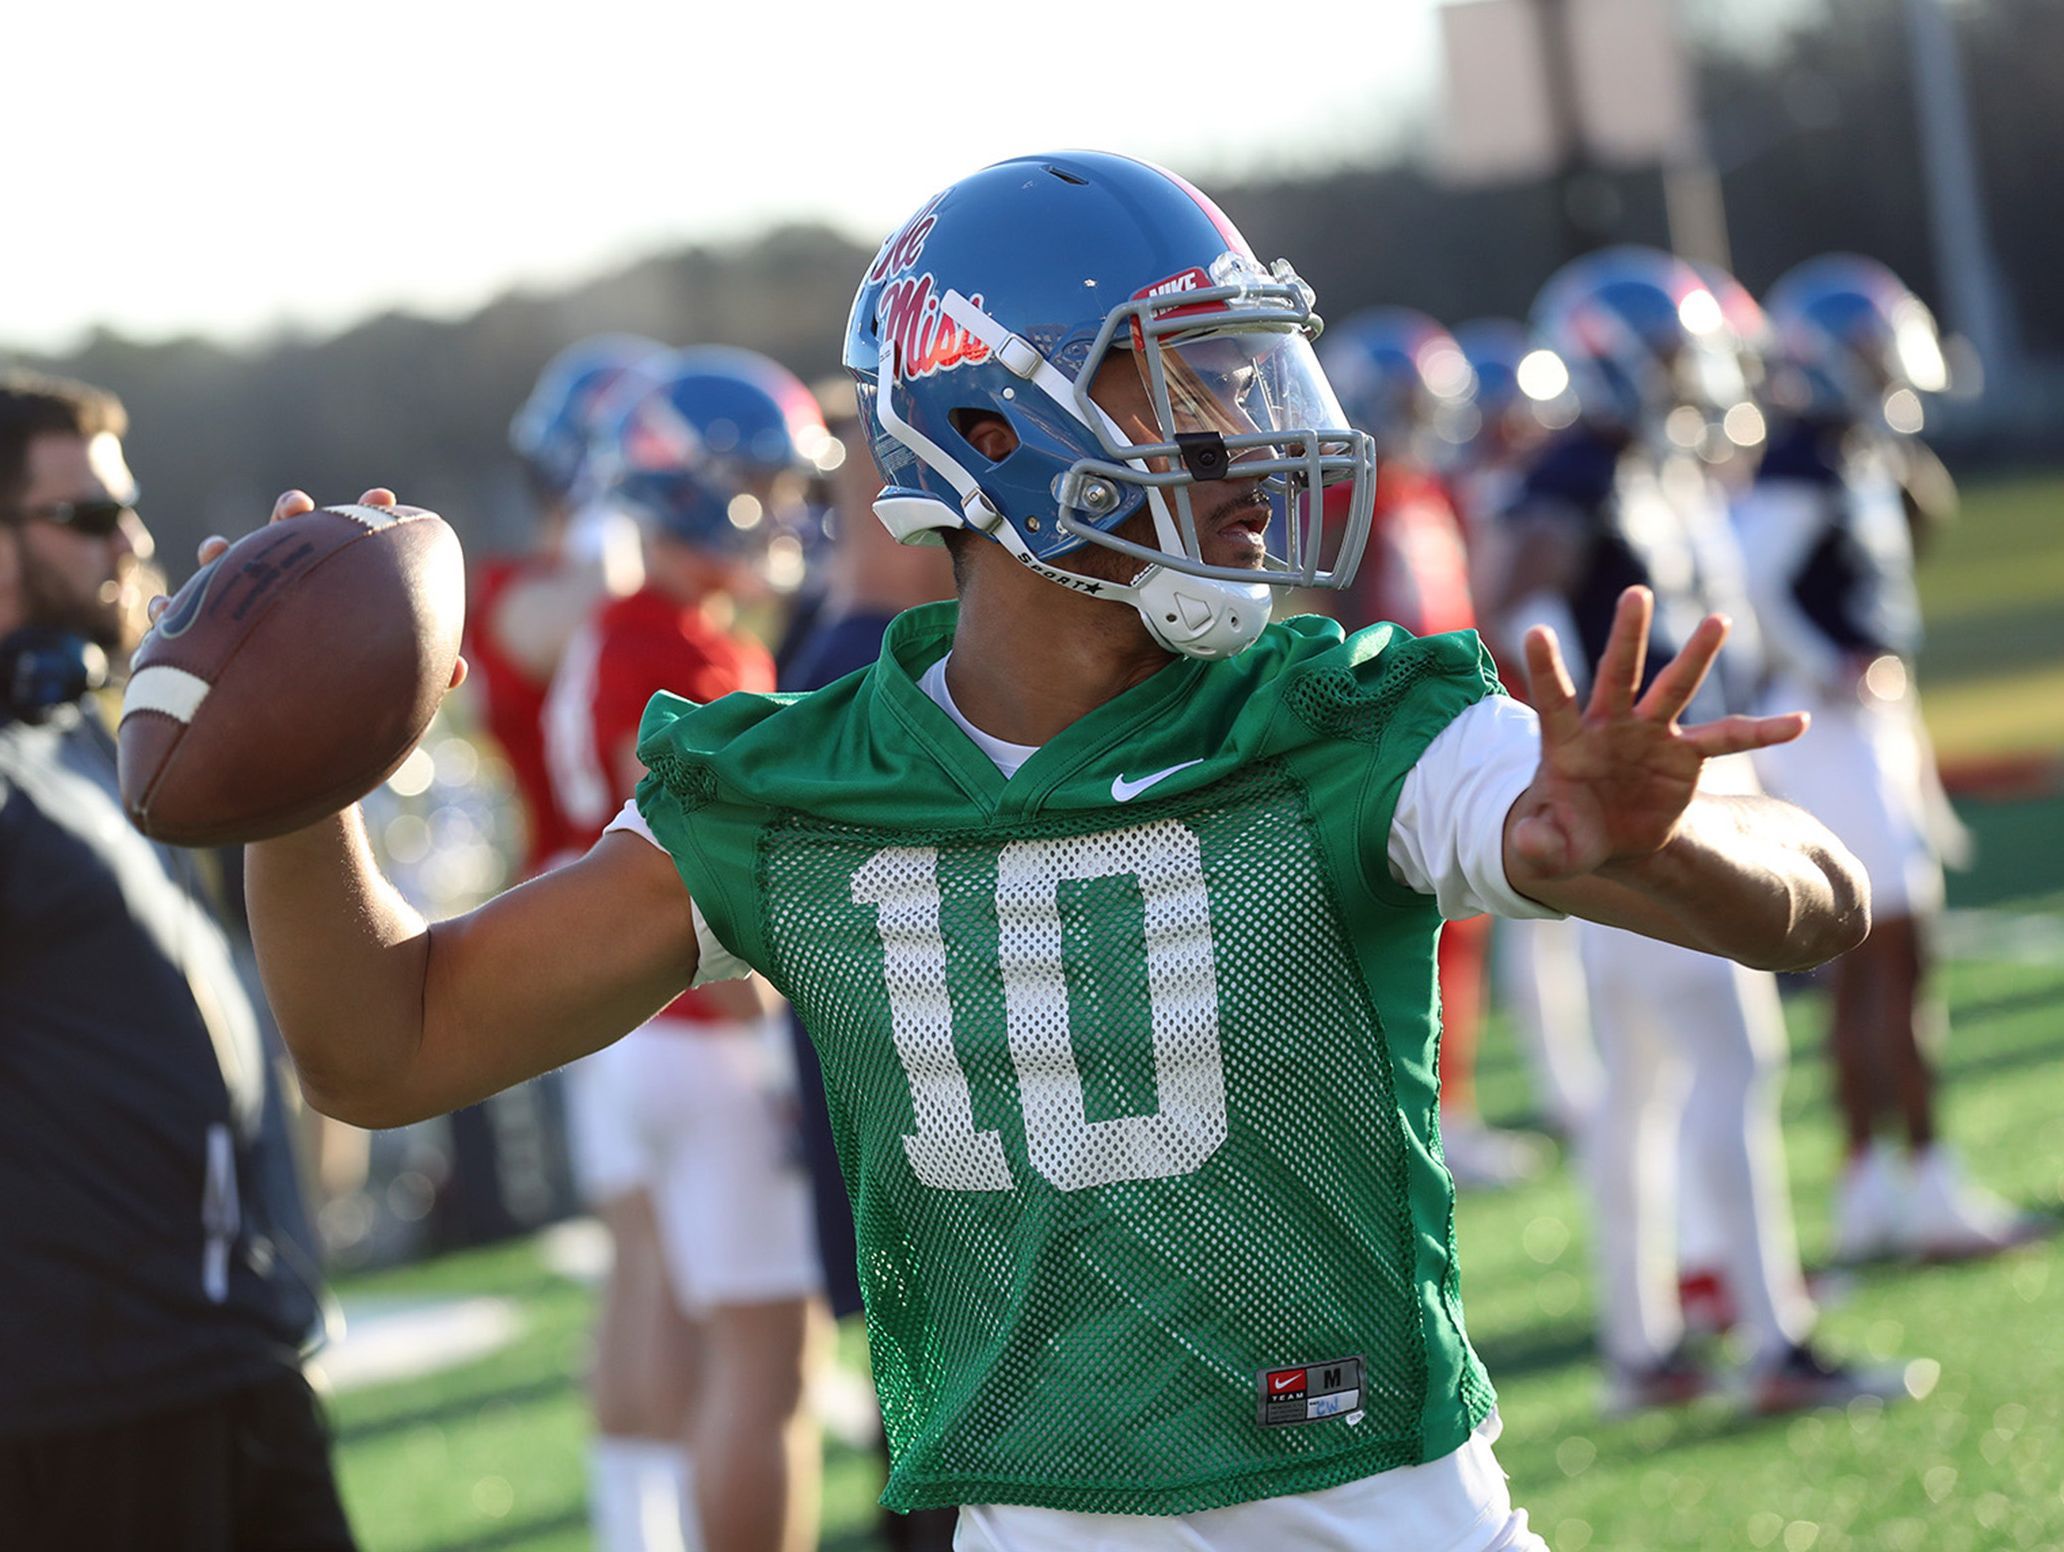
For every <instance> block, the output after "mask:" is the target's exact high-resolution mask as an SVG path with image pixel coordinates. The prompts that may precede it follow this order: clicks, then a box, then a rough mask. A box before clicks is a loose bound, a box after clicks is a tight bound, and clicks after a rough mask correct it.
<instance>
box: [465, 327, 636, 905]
mask: <svg viewBox="0 0 2064 1552" xmlns="http://www.w3.org/2000/svg"><path fill="white" fill-rule="evenodd" d="M666 354H667V352H666V347H665V346H663V345H660V344H658V343H656V342H654V341H652V340H648V339H642V338H640V337H639V336H637V335H633V334H603V335H597V336H595V337H594V338H592V339H585V340H582V341H580V342H579V343H577V344H574V345H570V346H568V347H567V348H566V349H565V350H562V351H561V352H560V353H559V354H558V355H556V356H554V357H553V358H552V360H551V361H550V362H549V363H548V364H547V365H546V367H545V369H544V371H543V372H542V373H541V374H539V377H538V380H537V385H536V387H534V388H533V389H532V390H531V393H530V397H529V398H528V399H526V400H525V401H524V404H523V407H522V408H521V409H520V410H518V411H517V412H516V417H515V419H514V420H513V421H511V423H510V425H509V445H510V447H511V448H513V449H514V451H515V453H516V457H517V460H518V461H519V462H520V463H521V465H522V467H523V473H524V479H525V482H526V484H527V485H528V486H529V489H530V494H531V499H532V501H533V503H534V505H535V510H536V516H537V528H536V537H535V543H534V544H533V546H532V547H531V549H530V550H529V551H528V552H526V553H524V554H521V555H513V556H505V557H501V558H499V559H495V560H491V561H489V562H488V563H487V564H486V565H484V566H482V567H480V568H479V569H478V571H477V572H476V573H475V574H474V576H473V578H472V596H471V597H470V598H469V599H468V600H467V604H468V607H467V611H466V617H467V625H468V636H467V642H466V657H467V661H468V662H469V663H470V664H471V665H472V670H473V682H474V683H475V684H476V685H478V686H479V693H480V694H481V696H482V700H483V720H484V721H485V722H486V724H487V729H488V732H489V733H491V734H492V735H493V736H494V738H495V741H496V742H497V743H499V744H500V745H501V747H502V753H503V755H504V756H505V757H506V758H507V760H508V762H509V769H510V772H511V774H512V775H513V777H514V778H515V783H516V792H517V796H518V797H519V798H520V799H521V801H522V805H523V814H524V824H525V833H526V843H525V848H524V860H523V873H524V875H525V876H526V877H528V876H531V875H534V874H536V873H537V872H539V871H540V870H541V869H542V868H544V867H545V866H546V865H547V864H549V863H552V862H554V861H557V860H559V859H560V858H562V857H563V856H565V855H566V854H567V853H568V852H569V851H570V850H572V846H573V843H572V841H571V839H570V836H569V832H568V828H567V824H566V820H565V816H564V815H562V814H561V813H560V811H559V804H558V800H557V798H556V797H555V796H554V794H553V791H552V780H551V776H550V774H549V773H548V772H547V770H546V768H545V750H544V733H543V730H542V727H541V725H540V721H539V718H540V714H541V713H542V712H543V710H544V704H545V690H546V688H547V687H548V686H549V685H550V684H551V682H552V675H553V674H554V673H555V672H556V671H557V670H558V667H559V658H560V655H561V654H562V653H564V652H565V650H566V644H567V642H569V641H571V640H572V639H573V634H574V632H575V631H577V630H578V629H579V628H580V627H581V626H582V625H583V624H584V623H585V622H586V621H587V618H588V616H589V615H590V614H591V613H592V612H593V610H594V608H595V605H596V604H597V603H598V602H599V601H600V600H602V599H604V598H620V597H623V596H625V595H626V594H628V593H631V592H634V591H636V589H637V587H638V583H639V580H640V572H641V568H642V565H643V560H642V556H641V554H640V550H639V545H638V536H637V531H636V529H635V527H633V526H632V525H631V524H630V523H629V522H628V521H627V520H625V519H623V518H622V517H621V516H620V515H619V514H616V513H613V512H612V511H611V509H610V508H609V506H608V504H607V503H606V502H603V501H599V500H594V499H591V497H592V491H591V486H592V482H593V470H592V467H591V464H592V461H593V460H592V458H591V453H592V451H593V448H594V444H595V440H596V438H597V437H598V436H599V434H600V432H601V430H602V425H603V420H604V416H605V413H606V411H607V410H608V408H609V406H610V403H611V401H612V398H613V397H619V396H621V395H623V394H625V393H628V392H634V391H635V390H636V389H637V388H638V387H639V386H640V385H642V384H647V383H649V382H650V381H651V373H652V371H653V370H654V368H655V367H656V366H657V365H658V363H660V362H661V361H663V360H664V359H665V358H666ZM584 497H590V499H583V498H584Z"/></svg>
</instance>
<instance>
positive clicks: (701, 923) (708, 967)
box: [602, 798, 753, 987]
mask: <svg viewBox="0 0 2064 1552" xmlns="http://www.w3.org/2000/svg"><path fill="white" fill-rule="evenodd" d="M612 830H620V831H622V832H623V833H624V834H625V835H635V836H637V837H638V838H639V839H640V840H642V841H646V842H648V843H650V844H651V845H653V846H659V849H660V850H661V851H665V850H666V848H665V847H664V846H660V844H659V837H658V836H656V835H654V834H653V833H652V826H651V825H649V824H647V823H646V822H645V816H644V815H643V814H641V813H639V812H638V800H637V799H636V798H632V799H631V800H630V801H629V802H627V803H625V804H624V806H623V807H622V808H620V809H618V810H617V814H616V817H615V818H614V819H612V820H610V821H609V824H608V826H607V828H605V829H604V830H603V832H602V833H603V834H604V835H607V834H609V833H610V831H612ZM688 910H689V913H690V914H691V915H692V916H693V917H694V918H695V946H696V949H697V950H698V953H697V956H696V964H695V979H694V980H692V981H690V982H689V983H688V984H689V986H691V987H696V986H707V985H709V984H710V982H712V981H742V980H744V979H745V978H746V977H747V976H749V975H751V974H752V973H753V971H752V966H751V965H749V964H747V963H746V962H745V961H744V960H742V959H740V958H739V957H738V956H737V955H736V954H734V953H732V952H731V950H729V949H728V948H726V947H724V945H723V944H722V943H720V942H718V941H717V935H716V934H715V933H714V932H712V931H710V924H709V923H708V922H707V921H706V920H704V919H703V914H702V907H701V906H699V905H697V904H696V903H695V902H694V901H693V900H690V901H689V902H688Z"/></svg>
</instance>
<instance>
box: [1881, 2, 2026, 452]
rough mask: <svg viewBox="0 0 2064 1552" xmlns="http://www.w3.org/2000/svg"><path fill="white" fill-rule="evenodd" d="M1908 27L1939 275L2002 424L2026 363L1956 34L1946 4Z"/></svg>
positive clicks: (1914, 5) (1992, 413) (1909, 11)
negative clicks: (1992, 225)
mask: <svg viewBox="0 0 2064 1552" xmlns="http://www.w3.org/2000/svg"><path fill="white" fill-rule="evenodd" d="M1906 24H1907V51H1908V53H1909V54H1910V55H1911V56H1912V59H1913V80H1914V116H1915V119H1916V120H1917V122H1918V127H1919V131H1920V142H1921V172H1922V177H1923V178H1924V179H1925V180H1926V184H1927V190H1928V224H1929V226H1930V228H1931V236H1932V238H1933V243H1934V248H1935V267H1936V271H1937V273H1938V274H1939V275H1940V277H1941V284H1942V292H1943V300H1944V302H1945V303H1946V304H1947V307H1946V309H1945V310H1946V311H1947V312H1948V314H1949V321H1950V325H1951V327H1952V328H1954V329H1955V330H1956V331H1957V332H1958V333H1960V334H1962V335H1963V336H1964V337H1965V338H1966V339H1967V340H1969V341H1970V342H1971V346H1972V348H1973V349H1974V350H1976V351H1977V353H1978V359H1979V362H1980V363H1981V365H1982V366H1983V367H1984V371H1985V387H1984V392H1983V395H1982V402H1983V403H1984V405H1985V408H1986V410H1987V411H1988V418H1991V419H1997V418H1998V417H1999V415H2000V414H2001V412H2002V411H2004V410H2010V408H2011V406H2012V405H2013V403H2014V402H2015V400H2014V395H2013V390H2014V385H2015V384H2016V382H2018V380H2019V378H2020V375H2021V360H2020V351H2019V348H2018V345H2017V342H2016V340H2015V336H2014V322H2013V318H2012V316H2011V313H2010V312H2009V309H2008V305H2007V300H2006V295H2005V288H2004V287H2003V286H2002V284H2001V281H2000V270H1999V261H1998V259H1997V258H1996V257H1995V256H1994V253H1993V250H1992V240H1991V237H1990V234H1989V232H1988V230H1987V227H1986V223H1985V206H1984V190H1983V186H1982V185H1981V184H1980V182H1979V167H1978V155H1977V150H1976V147H1975V145H1974V143H1973V137H1972V134H1971V109H1970V101H1969V99H1968V97H1967V96H1966V94H1965V92H1964V77H1963V70H1962V67H1961V65H1960V63H1959V60H1958V57H1957V39H1956V29H1955V27H1954V26H1953V25H1952V24H1951V22H1950V19H1949V16H1948V13H1947V12H1946V11H1945V10H1944V9H1943V6H1942V0H1906Z"/></svg>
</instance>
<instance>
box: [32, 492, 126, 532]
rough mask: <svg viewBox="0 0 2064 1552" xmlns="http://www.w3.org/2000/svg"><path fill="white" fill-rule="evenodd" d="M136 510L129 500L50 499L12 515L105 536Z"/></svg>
mask: <svg viewBox="0 0 2064 1552" xmlns="http://www.w3.org/2000/svg"><path fill="white" fill-rule="evenodd" d="M135 510H136V508H135V507H134V506H132V505H131V504H130V503H128V502H126V501H48V502H45V503H44V504H43V505H41V506H36V507H16V508H15V510H14V513H13V515H14V516H15V517H18V518H24V517H26V518H36V519H38V520H40V521H42V522H46V523H55V524H57V525H58V526H59V527H60V528H69V529H72V530H73V531H74V532H76V533H82V534H85V535H87V536H88V537H89V538H94V539H105V538H107V537H108V535H110V534H112V533H113V532H114V531H115V530H116V529H117V528H120V527H121V526H122V519H123V518H125V517H127V516H129V515H130V514H131V513H133V512H134V511H135Z"/></svg>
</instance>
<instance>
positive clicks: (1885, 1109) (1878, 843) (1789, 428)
mask: <svg viewBox="0 0 2064 1552" xmlns="http://www.w3.org/2000/svg"><path fill="white" fill-rule="evenodd" d="M1769 312H1770V319H1771V323H1772V328H1773V332H1774V336H1775V345H1774V350H1773V355H1772V368H1773V371H1772V381H1771V389H1772V393H1773V396H1774V398H1775V400H1776V402H1777V405H1778V414H1779V419H1778V421H1777V423H1776V426H1775V427H1774V430H1773V434H1772V437H1771V442H1770V448H1769V452H1768V453H1767V454H1766V456H1765V458H1764V460H1763V466H1762V469H1761V472H1760V474H1759V475H1758V477H1757V480H1756V484H1755V487H1754V488H1753V490H1751V491H1750V492H1749V493H1748V494H1747V495H1746V496H1745V497H1744V498H1743V499H1742V500H1741V501H1740V502H1739V503H1738V504H1737V506H1736V512H1735V516H1736V521H1737V523H1738V524H1739V525H1740V528H1741V532H1742V538H1743V550H1744V552H1745V553H1746V554H1747V555H1748V557H1749V559H1750V561H1751V571H1750V579H1751V582H1752V584H1753V586H1754V590H1755V598H1756V608H1757V612H1758V615H1759V617H1760V619H1761V621H1762V624H1763V631H1764V637H1765V640H1766V641H1767V642H1768V643H1769V645H1770V650H1771V655H1772V657H1773V658H1774V659H1775V662H1776V668H1777V678H1776V683H1775V685H1774V686H1773V691H1772V693H1773V694H1774V695H1777V696H1782V697H1784V698H1786V703H1787V704H1789V705H1804V706H1811V707H1812V708H1813V713H1814V719H1815V724H1814V736H1813V738H1812V740H1811V741H1810V742H1809V743H1808V744H1806V745H1804V746H1802V747H1801V748H1800V749H1798V750H1797V751H1787V752H1786V754H1785V755H1782V756H1780V755H1777V754H1768V755H1766V756H1764V757H1762V758H1760V759H1759V761H1758V764H1759V767H1760V768H1761V769H1762V770H1763V772H1764V775H1765V777H1766V779H1767V782H1768V784H1769V786H1770V788H1771V790H1772V791H1775V792H1779V793H1782V794H1783V795H1784V796H1786V797H1788V798H1791V799H1792V800H1793V801H1795V802H1798V803H1799V804H1801V805H1803V806H1804V807H1806V808H1808V809H1810V810H1812V811H1813V812H1814V813H1816V814H1818V815H1820V816H1822V817H1823V818H1824V819H1825V820H1826V821H1827V823H1828V825H1829V827H1830V828H1831V829H1833V830H1834V831H1835V832H1836V833H1837V834H1838V835H1840V836H1841V837H1842V839H1843V841H1844V843H1845V844H1846V845H1847V846H1849V848H1850V849H1851V850H1852V851H1854V852H1855V854H1856V855H1857V857H1858V858H1860V859H1861V860H1862V862H1863V865H1864V867H1865V869H1866V870H1867V871H1868V872H1869V874H1870V879H1871V889H1872V893H1873V896H1874V898H1875V900H1876V902H1877V911H1876V916H1875V920H1874V921H1873V924H1872V927H1871V935H1870V937H1869V939H1868V940H1867V941H1866V942H1865V943H1864V944H1863V946H1862V947H1860V948H1858V949H1856V950H1855V951H1854V952H1853V953H1849V954H1845V955H1843V956H1842V958H1840V959H1838V960H1837V961H1836V962H1835V965H1834V1010H1833V1011H1834V1018H1833V1026H1832V1030H1831V1033H1830V1038H1829V1041H1828V1048H1829V1050H1830V1051H1831V1052H1832V1053H1833V1056H1834V1067H1835V1093H1836V1098H1837V1101H1838V1102H1839V1104H1840V1105H1841V1109H1842V1119H1843V1126H1844V1133H1845V1138H1846V1141H1847V1144H1848V1162H1847V1164H1846V1167H1845V1168H1844V1170H1843V1173H1842V1182H1841V1186H1840V1188H1839V1194H1838V1195H1837V1197H1836V1203H1835V1252H1836V1256H1837V1258H1838V1259H1841V1260H1849V1261H1858V1260H1869V1259H1873V1258H1875V1257H1878V1256H1883V1255H1888V1254H1889V1255H1903V1256H1916V1257H1920V1258H1923V1259H1955V1258H1960V1257H1966V1256H1978V1255H1989V1254H1991V1253H1993V1252H1994V1251H1998V1250H2002V1249H2005V1248H2007V1247H2008V1246H2011V1245H2014V1244H2016V1243H2019V1242H2020V1241H2021V1240H2022V1239H2023V1238H2025V1237H2026V1236H2027V1235H2028V1234H2029V1233H2030V1232H2031V1231H2032V1228H2033V1225H2032V1224H2031V1223H2030V1222H2028V1221H2027V1220H2025V1219H2023V1218H2022V1217H2020V1216H2019V1215H2017V1214H2016V1213H2015V1212H2014V1211H2013V1209H2011V1208H2010V1207H2009V1206H2008V1205H2007V1204H2006V1203H2005V1202H2003V1201H2001V1200H2000V1199H1999V1198H1998V1197H1996V1196H1994V1195H1992V1194H1991V1193H1990V1192H1987V1191H1984V1190H1982V1189H1981V1188H1979V1187H1978V1186H1976V1185H1974V1184H1972V1183H1970V1182H1968V1181H1966V1180H1965V1179H1964V1178H1963V1175H1962V1170H1961V1168H1960V1167H1959V1164H1958V1161H1957V1158H1956V1156H1955V1154H1954V1153H1953V1152H1951V1150H1950V1149H1949V1147H1948V1145H1947V1144H1945V1143H1943V1142H1941V1141H1940V1140H1939V1138H1938V1136H1937V1118H1936V1092H1935V1091H1936V1077H1935V1072H1934V1069H1933V1067H1932V1065H1931V1063H1930V1061H1929V1059H1928V1055H1927V1047H1928V1046H1929V1045H1930V1044H1931V1043H1933V1042H1932V1041H1931V1039H1930V1038H1929V1036H1930V1034H1931V1033H1932V1034H1939V1033H1940V1030H1941V1026H1942V1025H1943V1024H1944V1023H1945V1020H1946V1015H1945V1011H1944V1009H1943V1007H1942V1005H1941V1003H1940V1000H1939V999H1938V998H1937V997H1935V996H1934V995H1932V994H1931V993H1930V991H1929V988H1928V972H1929V959H1930V953H1929V941H1930V938H1931V937H1932V935H1933V934H1932V928H1933V924H1934V921H1935V919H1936V917H1937V916H1938V915H1939V913H1940V911H1941V909H1942V900H1943V881H1942V864H1941V860H1940V831H1941V826H1940V824H1939V823H1938V821H1937V820H1936V817H1935V816H1936V814H1937V813H1940V812H1944V811H1945V810H1944V808H1943V806H1942V805H1941V802H1940V797H1939V791H1938V789H1936V787H1935V771H1934V756H1933V753H1932V751H1931V750H1930V749H1929V747H1928V737H1927V732H1926V730H1925V729H1924V727H1923V726H1922V723H1921V717H1920V711H1919V707H1918V705H1917V702H1916V699H1915V695H1914V689H1913V667H1914V660H1915V657H1916V654H1917V652H1918V650H1919V647H1920V635H1921V616H1920V600H1919V597H1918V595H1917V594H1916V593H1915V591H1914V582H1913V563H1914V548H1915V546H1914V542H1913V535H1912V533H1911V532H1910V530H1909V513H1908V510H1907V508H1906V506H1905V504H1904V503H1903V502H1902V500H1901V491H1902V485H1903V483H1904V481H1903V480H1902V478H1901V475H1902V471H1903V470H1904V469H1905V468H1906V467H1908V466H1909V465H1916V464H1917V466H1919V467H1926V466H1927V465H1926V463H1925V461H1916V460H1913V459H1910V458H1909V457H1908V456H1907V453H1906V449H1907V448H1908V447H1909V446H1910V445H1913V442H1914V438H1915V434H1916V433H1917V432H1918V431H1919V430H1920V429H1921V424H1922V418H1923V414H1924V408H1923V406H1924V399H1923V396H1924V395H1929V394H1934V393H1938V392H1940V391H1941V390H1942V389H1944V388H1945V387H1947V386H1948V373H1947V370H1946V368H1945V366H1944V361H1943V354H1942V346H1941V342H1940V340H1939V338H1938V337H1937V334H1936V330H1935V320H1934V318H1933V316H1932V315H1931V314H1930V313H1929V311H1928V308H1927V306H1926V304H1925V303H1923V302H1922V301H1921V300H1920V298H1918V297H1917V296H1915V295H1914V294H1913V292H1911V291H1909V290H1908V289H1907V288H1906V286H1905V285H1904V284H1902V283H1901V282H1900V280H1899V279H1898V278H1897V277H1896V276H1895V275H1893V274H1892V272H1891V271H1890V270H1888V269H1886V268H1885V267H1884V266H1883V265H1882V264H1879V263H1877V262H1876V261H1874V260H1871V259H1864V258H1857V257H1853V256H1850V255H1845V254H1829V255H1826V256H1824V257H1822V258H1818V259H1813V260H1810V261H1808V262H1807V263H1805V264H1802V265H1800V266H1799V267H1798V268H1797V269H1794V270H1793V271H1791V272H1790V273H1789V274H1787V275H1786V276H1785V277H1784V278H1783V279H1781V280H1779V281H1778V283H1777V285H1776V287H1775V288H1774V289H1773V290H1772V291H1771V293H1770V308H1769ZM1952 825H1953V821H1952ZM1888 1132H1892V1133H1897V1134H1899V1136H1900V1141H1901V1142H1903V1143H1904V1145H1905V1146H1904V1148H1903V1149H1902V1148H1899V1147H1898V1146H1896V1145H1895V1144H1894V1143H1893V1142H1892V1141H1891V1140H1890V1139H1889V1138H1888V1137H1887V1136H1886V1135H1885V1134H1886V1133H1888Z"/></svg>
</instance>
